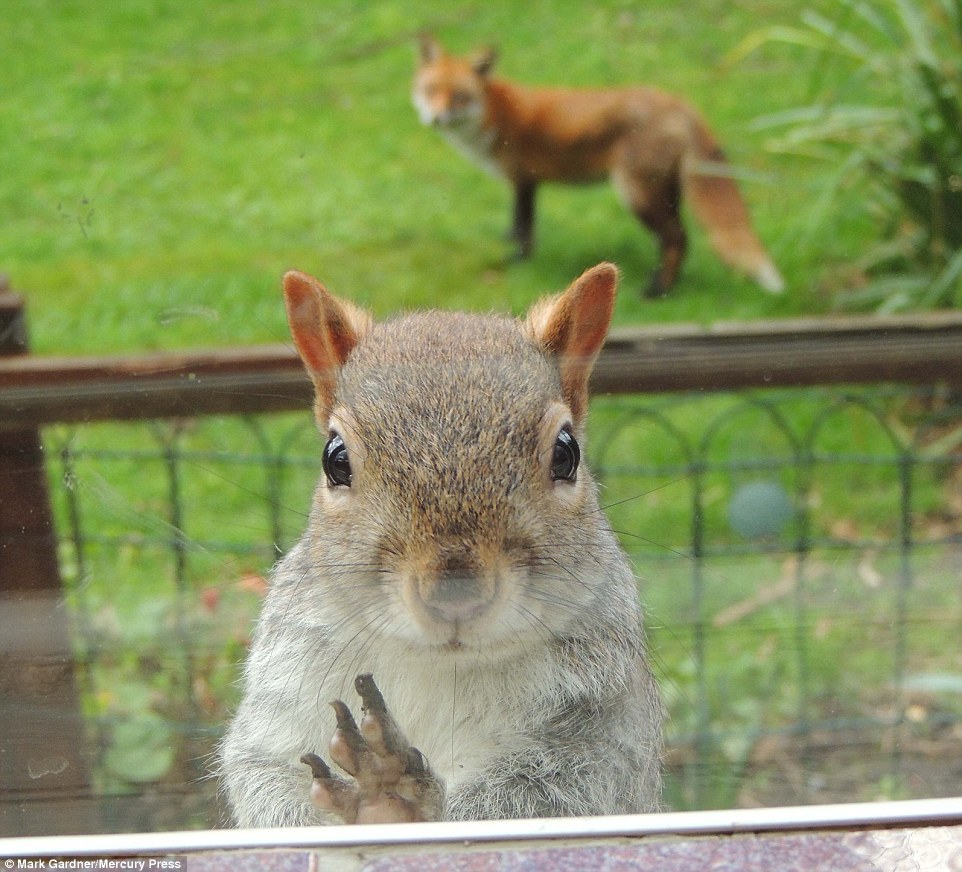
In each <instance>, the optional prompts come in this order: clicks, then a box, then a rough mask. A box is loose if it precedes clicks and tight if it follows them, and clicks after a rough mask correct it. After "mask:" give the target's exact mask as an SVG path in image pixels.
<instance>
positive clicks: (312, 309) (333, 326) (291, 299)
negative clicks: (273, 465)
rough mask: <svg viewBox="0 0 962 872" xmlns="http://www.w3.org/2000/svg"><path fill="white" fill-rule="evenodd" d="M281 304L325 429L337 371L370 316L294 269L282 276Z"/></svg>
mask: <svg viewBox="0 0 962 872" xmlns="http://www.w3.org/2000/svg"><path fill="white" fill-rule="evenodd" d="M284 302H285V304H286V305H287V321H288V324H290V328H291V336H292V337H293V338H294V344H295V345H296V346H297V351H298V353H299V354H300V356H301V360H302V361H304V367H305V369H307V373H308V375H310V377H311V381H313V382H314V417H315V418H316V419H317V423H318V426H319V427H320V428H321V429H322V430H326V429H327V425H328V420H329V418H330V415H331V407H332V406H333V404H334V389H335V387H336V385H337V373H338V370H340V368H341V367H342V366H343V365H344V363H345V361H346V360H347V358H348V356H349V355H350V353H351V352H352V351H353V350H354V346H356V345H357V343H358V342H360V341H361V339H362V338H363V337H364V336H365V334H366V333H367V332H368V331H369V330H370V329H371V316H370V315H368V314H367V312H365V311H363V310H362V309H359V308H358V307H357V306H355V305H353V304H352V303H348V302H347V301H346V300H339V299H338V298H337V297H335V296H333V295H332V294H330V293H329V292H328V290H327V288H325V287H324V285H322V284H321V283H320V282H319V281H318V280H317V279H315V278H314V277H312V276H309V275H307V273H302V272H297V271H296V270H292V271H291V272H289V273H287V274H286V275H285V276H284Z"/></svg>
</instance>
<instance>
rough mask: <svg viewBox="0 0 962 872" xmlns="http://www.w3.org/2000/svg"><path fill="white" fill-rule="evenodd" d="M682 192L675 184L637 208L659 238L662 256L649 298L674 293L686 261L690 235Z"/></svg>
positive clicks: (643, 220) (636, 210)
mask: <svg viewBox="0 0 962 872" xmlns="http://www.w3.org/2000/svg"><path fill="white" fill-rule="evenodd" d="M680 193H681V192H680V191H679V190H678V185H677V184H675V185H672V186H670V188H669V189H668V190H665V191H664V192H662V193H660V194H659V196H657V197H653V198H652V200H651V201H650V202H649V203H647V204H645V205H644V206H643V207H641V208H637V209H635V215H637V216H638V219H639V220H640V221H641V222H642V223H643V224H644V225H645V226H646V227H647V228H648V229H649V230H651V232H652V233H654V234H655V236H656V237H657V238H658V245H659V248H660V254H661V258H660V261H659V264H658V268H657V269H656V270H655V272H654V273H653V275H652V277H651V282H650V283H649V285H648V287H647V289H646V290H645V292H644V293H645V296H646V297H648V298H649V299H651V298H654V297H663V296H665V294H667V293H668V292H669V291H670V290H671V288H672V286H673V285H674V284H675V282H676V281H677V280H678V274H679V273H680V272H681V264H682V261H684V259H685V251H686V250H687V248H688V236H687V234H686V233H685V227H684V225H683V224H682V223H681V214H680V212H679V207H680V205H681V197H680Z"/></svg>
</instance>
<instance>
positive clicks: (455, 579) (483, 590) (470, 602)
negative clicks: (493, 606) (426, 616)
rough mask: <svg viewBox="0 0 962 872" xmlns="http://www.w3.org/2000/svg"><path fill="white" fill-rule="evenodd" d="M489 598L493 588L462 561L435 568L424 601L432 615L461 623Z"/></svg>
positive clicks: (489, 601) (478, 609)
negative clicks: (489, 588)
mask: <svg viewBox="0 0 962 872" xmlns="http://www.w3.org/2000/svg"><path fill="white" fill-rule="evenodd" d="M491 599H492V592H491V591H489V590H488V589H487V587H486V585H485V584H484V582H483V581H482V580H481V579H480V578H479V577H478V576H477V574H475V573H473V572H472V571H471V570H470V569H469V568H468V567H467V566H465V565H463V564H461V563H448V564H447V565H446V566H445V567H444V568H442V569H440V570H439V571H438V573H437V577H436V579H435V582H434V584H433V585H432V587H431V588H430V590H429V592H428V594H427V596H426V597H425V598H424V602H425V605H426V606H427V607H428V610H429V611H430V612H431V614H432V615H433V616H434V617H435V618H437V619H439V620H442V621H447V622H449V623H456V622H457V623H462V622H464V621H470V620H471V619H472V618H476V617H478V616H479V615H481V614H482V613H483V612H484V611H485V610H486V609H487V608H488V606H489V605H490V603H491Z"/></svg>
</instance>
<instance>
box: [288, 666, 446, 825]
mask: <svg viewBox="0 0 962 872" xmlns="http://www.w3.org/2000/svg"><path fill="white" fill-rule="evenodd" d="M354 687H355V689H356V690H357V692H358V694H359V695H360V697H361V704H362V708H363V710H364V717H363V719H362V721H361V725H360V727H358V724H357V721H356V720H355V719H354V715H353V714H352V713H351V710H350V709H349V708H348V706H347V705H346V704H345V703H344V702H342V701H341V700H339V699H336V700H334V701H333V702H331V707H332V708H333V709H334V715H335V718H336V720H337V728H336V729H335V730H334V735H333V736H332V737H331V744H330V749H331V759H332V760H333V761H334V762H335V763H336V764H337V765H338V766H339V767H340V768H341V769H343V770H344V771H345V772H347V773H349V774H350V775H353V776H354V781H353V782H350V781H346V780H344V779H342V778H339V777H338V776H336V775H334V774H333V773H332V772H331V769H330V767H329V766H328V765H327V764H326V763H325V762H324V761H323V760H322V759H321V758H320V757H318V756H317V755H316V754H310V753H309V754H305V755H304V756H303V757H301V762H302V763H305V764H306V765H308V766H310V767H311V772H312V773H313V775H314V780H313V783H312V784H311V801H312V802H313V803H314V805H315V806H317V807H318V808H320V809H322V810H323V811H326V812H329V813H330V814H333V815H336V816H337V817H339V818H341V820H343V821H344V822H345V823H349V824H350V823H400V822H404V821H424V820H437V819H438V818H439V817H440V816H441V814H442V812H443V810H444V786H443V785H442V783H441V782H440V781H439V780H438V778H437V776H436V775H435V774H434V773H433V772H432V771H431V768H430V766H429V765H428V763H427V760H426V759H425V758H424V755H423V754H422V753H421V752H420V751H419V750H418V749H417V748H414V747H413V746H412V745H411V744H410V743H409V742H408V740H407V739H406V738H405V737H404V734H403V733H402V732H401V730H400V728H399V727H398V725H397V723H396V722H395V720H394V718H393V717H391V714H390V712H388V710H387V705H386V704H385V702H384V697H383V696H382V695H381V691H380V690H379V689H378V687H377V685H376V684H375V683H374V678H373V677H372V676H371V675H370V674H365V675H359V676H358V677H357V679H356V680H355V682H354Z"/></svg>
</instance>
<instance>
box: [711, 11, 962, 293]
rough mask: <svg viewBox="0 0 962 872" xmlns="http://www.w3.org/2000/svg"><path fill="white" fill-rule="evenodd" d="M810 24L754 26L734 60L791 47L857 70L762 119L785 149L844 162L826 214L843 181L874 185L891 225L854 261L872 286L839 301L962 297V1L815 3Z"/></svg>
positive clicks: (880, 211) (876, 203)
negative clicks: (824, 10) (769, 47)
mask: <svg viewBox="0 0 962 872" xmlns="http://www.w3.org/2000/svg"><path fill="white" fill-rule="evenodd" d="M801 21H802V25H801V26H798V27H784V26H771V27H766V28H762V29H760V30H757V31H755V32H754V33H752V34H751V35H750V36H748V37H747V38H746V39H745V40H743V41H742V42H741V43H740V44H739V45H738V46H737V47H736V48H735V49H734V50H733V51H732V52H731V53H730V55H729V60H737V59H739V58H742V57H744V56H745V55H746V54H748V53H749V52H752V51H754V50H755V49H757V48H759V47H760V46H761V45H763V44H765V43H769V42H786V43H791V44H793V45H796V46H801V47H803V48H805V49H806V50H810V51H814V52H816V53H817V60H818V69H819V70H821V71H824V70H825V69H826V68H827V67H828V66H830V65H831V63H827V62H832V63H835V62H837V63H840V64H842V65H844V66H846V67H848V68H849V69H850V74H849V76H848V77H845V76H839V75H834V76H833V77H832V78H831V81H832V82H833V83H834V84H833V86H825V85H823V84H822V82H821V81H816V82H815V86H816V87H818V88H819V89H820V90H821V93H820V95H819V97H818V99H817V100H816V101H815V102H814V103H811V104H809V105H807V106H803V107H799V108H795V109H792V110H788V111H784V112H780V113H777V114H773V115H768V116H765V117H763V118H759V119H758V120H757V122H756V123H757V125H758V126H759V127H761V128H769V129H773V130H780V135H779V136H778V137H777V139H776V140H775V141H774V142H773V143H772V145H773V147H774V148H776V149H777V150H782V151H788V152H794V153H802V154H808V155H814V156H818V157H822V158H829V159H830V160H832V161H834V162H835V163H836V166H837V167H838V172H837V173H835V174H834V176H833V179H832V181H831V184H830V186H829V188H828V190H827V192H826V195H825V197H823V199H822V207H821V208H822V210H824V209H825V208H826V204H829V203H831V202H832V201H833V200H834V195H835V194H837V193H838V191H839V190H840V189H841V188H842V187H846V186H847V187H855V188H864V190H865V192H866V195H867V196H866V202H867V204H869V205H870V207H871V208H872V209H873V210H874V211H875V213H876V215H877V216H878V217H880V218H881V220H882V222H883V234H882V235H883V239H882V241H881V242H879V243H878V244H876V245H874V246H872V247H871V248H870V249H869V250H868V251H867V252H866V253H865V255H864V256H863V257H862V258H861V259H860V260H859V261H858V262H857V264H856V266H857V267H858V268H859V272H860V273H861V274H864V275H865V276H866V281H865V283H864V284H863V286H862V287H860V288H858V289H857V290H854V291H849V292H847V293H845V294H844V295H843V296H842V297H841V298H840V300H839V302H841V303H842V304H844V305H860V306H862V305H873V306H876V307H878V309H879V310H880V311H889V312H891V311H897V310H904V309H909V308H932V307H937V306H945V305H953V304H954V305H960V304H962V2H960V0H916V2H912V0H841V2H840V3H839V5H838V13H837V15H836V16H835V17H834V18H831V19H830V18H827V17H826V16H824V15H823V14H821V13H819V12H816V11H814V10H812V9H808V10H806V11H805V12H803V13H802V16H801ZM818 78H819V79H821V75H820V76H819V77H818ZM866 85H868V86H869V87H866ZM849 93H854V94H856V97H855V101H854V102H849V101H847V100H846V97H847V95H848V94H849ZM866 94H874V95H876V96H875V97H874V99H872V100H871V101H865V99H864V97H865V95H866ZM823 214H824V212H823V211H820V212H819V213H818V216H817V217H816V218H815V220H818V217H821V216H822V215H823Z"/></svg>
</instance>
